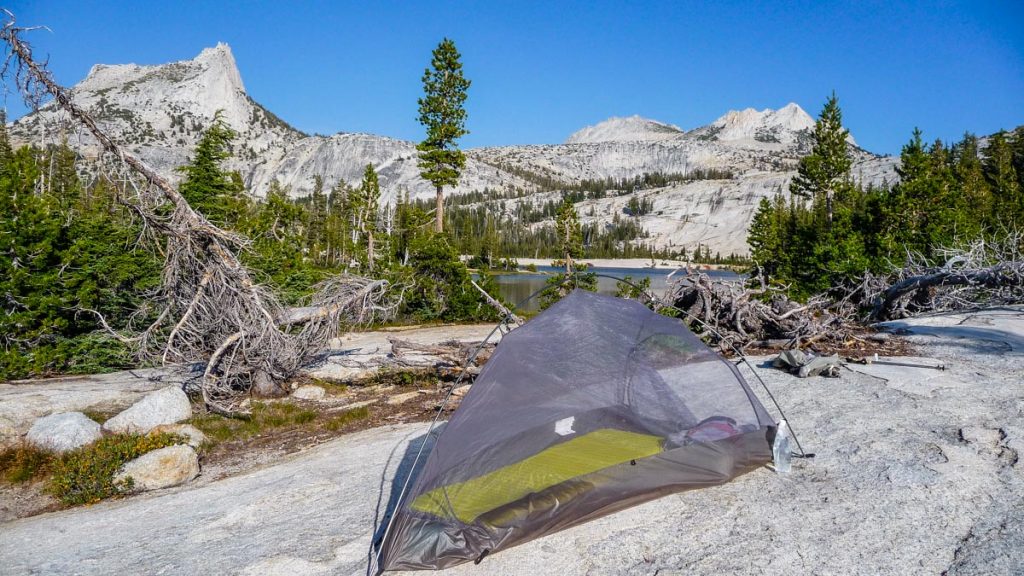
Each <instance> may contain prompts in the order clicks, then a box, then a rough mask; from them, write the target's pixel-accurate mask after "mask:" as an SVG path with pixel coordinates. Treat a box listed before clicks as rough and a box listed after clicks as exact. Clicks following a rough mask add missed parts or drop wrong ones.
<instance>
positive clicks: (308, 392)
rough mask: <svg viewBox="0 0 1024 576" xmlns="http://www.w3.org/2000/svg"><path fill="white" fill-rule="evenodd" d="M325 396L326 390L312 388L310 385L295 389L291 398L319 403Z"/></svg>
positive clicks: (316, 387)
mask: <svg viewBox="0 0 1024 576" xmlns="http://www.w3.org/2000/svg"><path fill="white" fill-rule="evenodd" d="M325 396H327V391H326V390H324V389H323V388H321V387H320V386H314V385H312V384H307V385H305V386H299V387H298V388H296V389H295V392H292V398H296V399H298V400H313V401H320V400H323V399H324V397H325Z"/></svg>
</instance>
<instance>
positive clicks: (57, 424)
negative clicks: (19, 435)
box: [25, 412, 103, 452]
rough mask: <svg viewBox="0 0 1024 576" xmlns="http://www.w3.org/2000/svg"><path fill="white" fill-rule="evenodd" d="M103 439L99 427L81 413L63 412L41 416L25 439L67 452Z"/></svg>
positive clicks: (46, 447)
mask: <svg viewBox="0 0 1024 576" xmlns="http://www.w3.org/2000/svg"><path fill="white" fill-rule="evenodd" d="M102 437H103V433H102V432H101V431H100V425H99V424H97V423H96V422H94V421H93V420H91V419H90V418H89V417H88V416H86V415H85V414H82V413H81V412H64V413H62V414H50V415H49V416H43V417H42V418H40V419H38V420H36V421H35V423H34V424H32V428H30V429H29V431H28V434H27V435H26V436H25V439H26V440H28V441H29V443H31V444H33V445H35V446H38V447H40V448H45V449H47V450H54V451H56V452H67V451H69V450H74V449H75V448H80V447H82V446H85V445H86V444H89V443H92V442H95V441H96V440H99V439H100V438H102Z"/></svg>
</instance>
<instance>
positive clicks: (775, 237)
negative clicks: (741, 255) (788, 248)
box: [747, 198, 782, 278]
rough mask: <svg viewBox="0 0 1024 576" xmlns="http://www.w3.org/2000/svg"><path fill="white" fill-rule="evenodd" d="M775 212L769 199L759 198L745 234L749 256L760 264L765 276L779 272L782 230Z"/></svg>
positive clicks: (768, 276) (773, 276)
mask: <svg viewBox="0 0 1024 576" xmlns="http://www.w3.org/2000/svg"><path fill="white" fill-rule="evenodd" d="M776 212H777V211H776V207H775V205H774V204H773V203H772V202H771V201H770V200H768V199H767V198H761V202H759V203H758V205H757V212H755V213H754V218H753V220H752V221H751V222H750V229H749V231H748V234H747V244H748V245H750V257H751V258H752V259H753V260H754V263H755V264H757V265H758V266H760V268H761V273H762V274H763V275H764V276H765V277H766V278H777V277H778V274H779V272H780V269H779V268H780V267H779V256H780V253H781V248H782V246H781V240H782V238H781V236H782V231H781V230H779V222H778V218H777V216H776Z"/></svg>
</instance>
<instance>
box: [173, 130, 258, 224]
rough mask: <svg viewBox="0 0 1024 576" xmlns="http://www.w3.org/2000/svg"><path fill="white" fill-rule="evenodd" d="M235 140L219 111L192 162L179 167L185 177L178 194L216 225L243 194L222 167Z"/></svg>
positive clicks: (232, 131) (197, 147)
mask: <svg viewBox="0 0 1024 576" xmlns="http://www.w3.org/2000/svg"><path fill="white" fill-rule="evenodd" d="M234 138H235V132H234V130H232V129H231V128H230V127H229V126H228V125H227V122H226V121H225V120H224V116H223V114H222V113H221V112H220V111H218V112H217V113H216V114H215V115H214V117H213V123H212V124H210V127H209V128H207V129H206V131H204V132H203V136H202V137H201V138H200V139H199V143H198V144H197V145H196V149H195V155H194V156H193V158H192V160H191V161H190V162H189V163H188V165H186V166H183V167H181V168H179V171H180V172H182V173H183V174H184V179H183V180H182V182H181V184H180V185H179V189H180V190H181V194H182V195H183V196H184V197H185V199H186V200H188V203H189V205H190V206H192V208H193V209H195V210H197V211H199V212H200V213H201V214H203V215H204V216H206V217H207V218H209V219H210V220H212V221H214V222H218V223H224V222H225V219H226V216H227V215H228V213H227V207H228V206H229V205H230V204H231V203H232V201H233V200H235V199H237V197H238V196H239V195H241V193H242V190H241V189H239V186H238V182H236V181H235V180H234V179H233V178H232V177H231V174H230V173H229V172H227V171H225V170H223V169H222V168H221V164H222V163H223V162H224V160H227V159H228V158H229V157H230V156H231V152H230V146H231V141H232V140H233V139H234Z"/></svg>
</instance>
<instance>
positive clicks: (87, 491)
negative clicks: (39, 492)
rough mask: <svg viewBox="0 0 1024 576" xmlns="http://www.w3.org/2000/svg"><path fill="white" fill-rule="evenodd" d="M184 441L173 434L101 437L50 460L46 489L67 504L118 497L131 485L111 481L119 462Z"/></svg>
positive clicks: (129, 482)
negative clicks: (48, 481) (50, 474)
mask: <svg viewBox="0 0 1024 576" xmlns="http://www.w3.org/2000/svg"><path fill="white" fill-rule="evenodd" d="M185 441H186V439H185V438H183V437H181V436H179V435H176V434H148V435H145V436H140V435H136V434H118V435H115V436H107V437H106V438H101V439H99V440H97V441H96V442H93V443H92V444H89V445H88V446H83V447H81V448H79V449H77V450H74V451H71V452H68V453H66V454H63V455H61V456H59V457H57V458H55V459H54V460H53V462H52V465H51V471H52V473H53V475H52V476H51V478H50V483H49V487H48V488H49V491H50V493H51V494H53V495H54V496H56V497H57V498H58V499H59V500H60V501H61V502H63V503H64V504H67V505H69V506H75V505H78V504H92V503H93V502H99V501H100V500H103V499H104V498H110V497H111V496H117V495H118V494H121V493H122V492H124V491H125V490H130V489H131V487H132V485H131V484H132V483H131V481H128V482H115V481H114V476H115V475H116V474H117V471H118V469H119V468H120V467H121V465H123V464H124V463H125V462H128V461H129V460H133V459H135V458H138V457H139V456H142V455H143V454H145V453H146V452H151V451H153V450H156V449H158V448H164V447H167V446H172V445H174V444H183V443H185Z"/></svg>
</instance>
